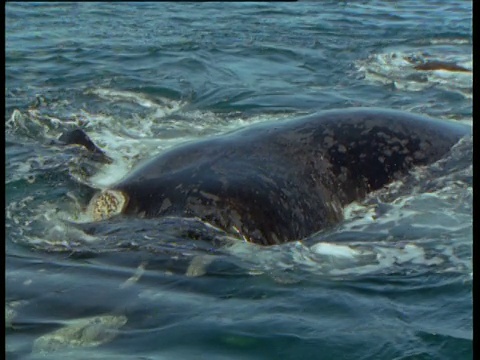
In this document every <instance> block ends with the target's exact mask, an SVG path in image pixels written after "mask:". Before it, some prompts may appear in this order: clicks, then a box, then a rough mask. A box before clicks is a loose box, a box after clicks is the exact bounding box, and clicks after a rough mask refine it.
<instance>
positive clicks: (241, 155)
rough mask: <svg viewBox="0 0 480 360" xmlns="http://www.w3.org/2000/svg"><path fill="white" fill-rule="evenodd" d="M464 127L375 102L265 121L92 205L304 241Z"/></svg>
mask: <svg viewBox="0 0 480 360" xmlns="http://www.w3.org/2000/svg"><path fill="white" fill-rule="evenodd" d="M470 133H471V128H470V127H469V126H467V125H464V124H460V123H456V122H454V121H446V120H438V119H433V118H429V117H426V116H420V115H414V114H410V113H406V112H401V111H394V110H385V109H375V108H373V109H372V108H349V109H341V110H328V111H322V112H319V113H315V114H313V115H309V116H305V117H300V118H295V119H290V120H281V121H275V122H268V123H260V124H255V125H251V126H248V127H246V128H243V129H240V130H237V131H234V132H231V133H227V134H223V135H219V136H213V137H209V138H206V139H203V140H199V141H194V142H190V143H186V144H183V145H180V146H177V147H175V148H173V149H171V150H169V151H166V152H164V153H162V154H160V155H158V156H156V157H154V158H152V159H150V160H149V161H147V162H146V163H144V164H142V165H140V166H139V167H138V168H137V169H135V170H134V171H132V172H131V173H130V174H128V175H127V176H126V177H125V178H124V179H122V180H121V181H119V182H118V183H117V184H115V185H113V186H111V187H110V188H109V189H107V190H105V191H103V192H101V193H100V194H99V195H97V196H95V197H94V198H93V199H92V201H91V208H93V211H94V214H95V215H94V217H95V218H96V219H98V220H101V219H105V218H108V217H111V216H113V215H116V214H123V215H126V216H140V217H147V218H152V217H164V216H180V217H186V218H199V219H201V220H202V221H203V222H206V223H209V224H211V225H213V226H215V227H218V228H220V229H222V230H224V231H226V232H227V233H229V234H232V235H235V236H237V237H239V238H242V239H244V240H246V241H249V242H254V243H257V244H262V245H273V244H281V243H285V242H288V241H295V240H301V239H303V238H305V237H307V236H309V235H311V234H313V233H315V232H318V231H320V230H323V229H326V228H328V227H331V226H333V225H335V224H337V223H338V222H340V221H341V220H342V218H343V208H344V207H345V206H346V205H348V204H349V203H351V202H353V201H358V200H362V199H363V198H365V196H366V195H367V194H368V193H369V192H371V191H374V190H377V189H380V188H382V187H383V186H385V185H386V184H388V183H390V182H392V181H394V180H397V179H400V178H401V177H402V176H404V175H405V174H406V173H408V171H409V170H410V169H412V167H414V166H422V165H427V164H430V163H433V162H435V161H437V160H439V159H441V158H442V157H443V156H444V155H446V153H447V152H448V151H449V150H450V148H451V147H452V146H453V145H454V144H455V143H457V142H458V141H459V140H460V139H461V138H462V137H463V136H466V135H468V134H470Z"/></svg>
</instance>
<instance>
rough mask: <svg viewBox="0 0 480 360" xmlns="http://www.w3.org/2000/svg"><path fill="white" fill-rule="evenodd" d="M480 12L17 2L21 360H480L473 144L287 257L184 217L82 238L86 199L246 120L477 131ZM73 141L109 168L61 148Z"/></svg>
mask: <svg viewBox="0 0 480 360" xmlns="http://www.w3.org/2000/svg"><path fill="white" fill-rule="evenodd" d="M471 6H472V4H471V2H470V1H446V0H442V1H423V2H419V1H401V2H400V1H399V2H386V1H362V2H360V1H358V2H356V1H354V2H338V1H322V2H318V3H315V2H312V3H279V4H274V3H232V4H230V3H200V4H191V3H139V4H138V3H130V4H128V3H7V5H6V37H5V39H6V65H5V75H6V84H5V91H6V98H5V101H6V112H5V121H6V149H5V151H6V177H5V182H6V184H5V191H6V204H5V205H6V246H5V248H6V354H7V358H8V359H15V358H18V359H23V358H49V359H50V358H58V359H64V358H71V359H73V358H76V359H85V358H101V359H106V358H112V359H124V358H125V359H127V358H128V359H132V358H133V359H135V358H141V359H160V358H161V359H163V358H165V359H171V358H179V359H201V358H205V359H237V358H238V359H240V358H241V359H244V358H248V359H270V358H272V359H274V358H275V359H276V358H281V359H304V358H310V359H470V358H472V344H473V342H472V281H473V277H472V250H471V246H472V238H473V237H472V215H471V212H472V149H471V148H472V140H471V138H470V139H468V138H467V139H463V140H462V141H461V142H460V143H459V144H457V146H456V147H455V148H454V149H453V150H452V152H451V153H450V154H448V155H447V156H446V157H445V158H444V159H442V160H441V161H439V162H438V163H436V164H434V165H432V166H429V167H426V168H422V169H417V170H415V171H414V173H413V174H412V175H410V176H409V177H408V178H406V179H405V180H404V181H403V182H398V183H396V184H394V185H393V186H392V187H390V188H389V189H385V190H382V191H380V192H378V193H376V194H373V195H372V196H370V197H369V198H368V199H367V200H366V201H364V202H362V203H360V204H354V205H352V206H349V207H348V208H347V209H346V212H345V218H346V219H345V221H344V222H342V223H341V224H340V225H339V226H338V227H336V228H334V229H330V230H328V231H325V232H321V233H319V234H315V235H312V236H311V237H310V238H308V239H304V240H303V241H299V242H295V243H291V244H285V245H282V246H277V247H270V248H261V247H258V246H255V245H252V244H246V243H243V242H241V241H236V242H233V243H229V242H227V243H226V244H225V243H224V242H223V241H220V240H221V239H223V238H224V237H225V234H218V233H212V231H209V230H208V229H205V227H202V224H198V223H195V221H189V220H188V219H177V220H168V219H167V220H155V221H153V220H142V219H130V220H126V219H122V220H119V221H111V222H107V223H106V224H104V225H102V226H99V227H98V228H96V229H95V232H92V231H90V230H89V226H88V225H87V226H71V225H69V222H76V223H80V224H82V223H84V222H85V215H84V212H85V208H86V204H87V203H88V201H89V199H90V197H91V196H92V195H93V193H92V191H91V190H90V187H95V188H104V187H105V186H108V184H110V183H112V182H115V181H116V180H118V179H120V178H121V177H122V176H124V175H125V174H126V173H127V172H128V171H129V169H131V168H132V167H133V166H135V165H136V164H138V163H139V162H140V161H141V160H142V159H146V158H148V157H150V156H152V155H154V154H157V153H161V152H162V151H164V150H165V149H167V148H169V147H171V146H175V145H176V144H178V143H181V142H183V141H187V140H192V139H196V138H202V137H204V136H209V135H212V134H217V133H222V132H225V131H230V130H232V129H235V128H238V127H241V126H248V124H249V123H253V122H259V121H275V120H276V119H278V118H285V117H289V116H292V117H293V116H296V115H298V114H305V113H312V112H314V111H318V110H322V109H330V108H345V107H351V106H365V107H368V106H375V107H385V108H393V109H401V110H406V111H411V112H416V113H422V114H427V115H431V116H434V117H439V118H446V119H451V120H452V121H462V122H465V123H471V122H472V118H471V107H472V73H471V70H472V40H471V36H472V34H471V24H472V18H471V15H472V14H471V13H472V9H471ZM426 61H441V62H444V63H455V64H457V65H459V66H462V67H463V68H465V69H466V70H469V71H442V70H437V71H419V70H415V68H414V67H415V65H417V64H421V63H422V62H426ZM77 125H79V126H81V127H83V128H84V129H85V131H86V132H87V133H88V134H89V135H90V136H91V137H92V139H93V140H94V141H95V142H96V143H97V144H98V145H99V146H100V147H102V149H104V150H105V151H106V152H107V153H108V155H109V156H111V157H112V158H113V159H114V162H113V164H111V165H101V164H98V163H95V162H92V161H91V160H89V158H88V154H87V153H86V152H85V151H83V150H82V149H79V148H75V147H70V148H60V147H58V146H55V145H52V141H53V140H54V139H55V138H57V137H58V136H59V135H60V133H61V132H62V131H63V130H65V129H68V128H71V127H73V126H77ZM87 185H88V186H87ZM194 238H195V239H194ZM212 239H213V242H212ZM219 243H221V244H219ZM199 263H200V265H199ZM89 317H102V318H97V323H96V324H97V325H96V326H93V327H90V328H86V327H83V328H81V330H80V331H78V332H77V333H74V332H73V330H71V331H70V333H68V330H60V331H63V333H59V334H57V335H56V336H57V340H56V341H53V340H50V341H48V340H45V339H49V338H48V336H50V335H49V334H51V333H52V332H54V331H57V330H59V329H63V327H64V326H66V325H69V324H70V325H71V324H72V321H79V320H78V319H83V318H89ZM98 319H106V320H104V321H105V322H110V328H108V329H104V328H103V327H102V326H100V325H99V321H100V320H98Z"/></svg>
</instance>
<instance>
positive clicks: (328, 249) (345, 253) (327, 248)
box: [310, 242, 360, 259]
mask: <svg viewBox="0 0 480 360" xmlns="http://www.w3.org/2000/svg"><path fill="white" fill-rule="evenodd" d="M310 249H311V250H312V251H313V252H314V253H316V254H319V255H328V256H334V257H341V258H350V259H352V258H354V257H355V256H358V255H359V254H360V252H359V251H358V250H355V249H352V248H351V247H350V246H347V245H338V244H333V243H325V242H321V243H317V244H315V245H313V246H312V247H311V248H310Z"/></svg>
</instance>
